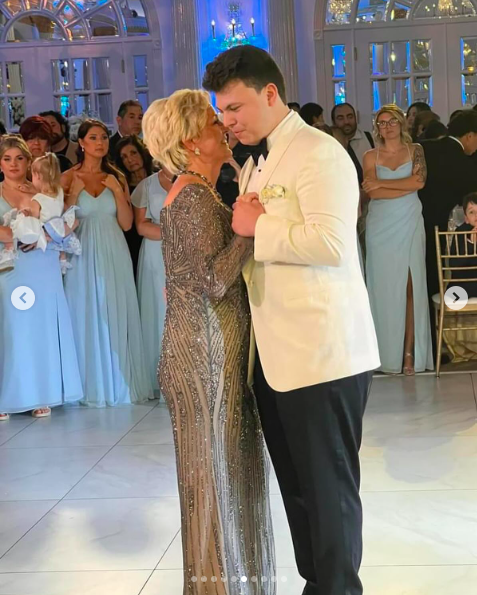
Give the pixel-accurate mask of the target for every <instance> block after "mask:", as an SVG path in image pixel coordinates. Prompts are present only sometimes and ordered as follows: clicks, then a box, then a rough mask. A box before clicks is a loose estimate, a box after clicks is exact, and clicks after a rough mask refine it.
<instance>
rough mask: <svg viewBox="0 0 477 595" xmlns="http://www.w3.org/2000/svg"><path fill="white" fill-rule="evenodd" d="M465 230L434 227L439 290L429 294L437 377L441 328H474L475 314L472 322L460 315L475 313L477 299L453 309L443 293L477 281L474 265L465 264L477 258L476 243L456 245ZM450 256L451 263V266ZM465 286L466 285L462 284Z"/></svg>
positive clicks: (476, 319) (440, 350) (464, 233)
mask: <svg viewBox="0 0 477 595" xmlns="http://www.w3.org/2000/svg"><path fill="white" fill-rule="evenodd" d="M471 235H472V234H471V233H470V232H468V231H439V228H438V227H437V226H436V227H435V238H436V251H437V268H438V274H439V293H436V294H435V295H433V296H432V301H433V304H434V312H435V323H436V334H437V362H436V376H440V371H441V356H442V341H443V336H444V331H464V330H469V331H470V330H477V317H476V318H475V323H474V324H467V323H464V322H463V319H462V318H463V315H465V317H466V318H467V317H468V315H469V314H470V315H472V316H473V315H477V298H469V300H468V302H467V304H466V305H465V306H464V307H463V308H462V309H461V310H452V309H451V308H449V307H448V306H446V304H445V301H444V294H445V292H446V291H447V289H448V287H452V286H453V285H460V284H462V283H468V282H469V281H470V282H472V281H474V282H477V266H466V261H468V260H469V258H474V259H477V243H476V244H473V243H470V242H468V241H467V238H464V250H462V246H459V238H458V236H468V237H470V236H471ZM451 259H452V266H451ZM461 271H475V274H474V276H473V277H472V278H470V277H469V278H462V274H459V273H460V272H461ZM464 288H465V285H464Z"/></svg>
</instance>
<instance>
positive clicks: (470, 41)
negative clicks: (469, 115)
mask: <svg viewBox="0 0 477 595" xmlns="http://www.w3.org/2000/svg"><path fill="white" fill-rule="evenodd" d="M447 72H448V78H449V82H448V92H449V106H450V112H452V111H454V110H457V109H463V108H470V107H473V106H474V105H477V23H451V24H449V25H448V31H447Z"/></svg>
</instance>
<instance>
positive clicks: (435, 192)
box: [419, 110, 477, 299]
mask: <svg viewBox="0 0 477 595" xmlns="http://www.w3.org/2000/svg"><path fill="white" fill-rule="evenodd" d="M421 144H422V146H423V148H424V154H425V157H426V164H427V181H426V185H425V186H424V188H423V189H422V190H420V191H419V198H420V199H421V202H422V207H423V216H424V225H425V228H426V267H427V289H428V291H429V295H430V297H431V299H432V295H433V294H435V293H437V292H438V291H439V278H438V273H437V257H436V242H435V237H434V226H436V225H437V226H438V227H439V230H440V231H446V230H447V225H448V220H449V215H450V212H451V210H452V209H453V208H454V207H455V205H458V204H462V201H463V199H464V197H465V196H466V195H467V194H469V193H470V192H474V191H477V168H476V167H475V163H474V162H473V161H472V159H470V156H471V155H473V154H474V153H475V152H476V151H477V112H476V111H473V110H465V111H463V113H462V114H460V115H458V116H456V117H455V118H454V119H453V120H452V121H451V122H450V123H449V136H448V137H445V138H441V139H439V140H429V141H422V143H421Z"/></svg>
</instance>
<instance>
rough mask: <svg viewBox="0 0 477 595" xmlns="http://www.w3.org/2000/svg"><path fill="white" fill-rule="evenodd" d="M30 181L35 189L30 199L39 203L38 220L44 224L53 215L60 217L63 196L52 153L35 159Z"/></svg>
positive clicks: (59, 174)
mask: <svg viewBox="0 0 477 595" xmlns="http://www.w3.org/2000/svg"><path fill="white" fill-rule="evenodd" d="M31 181H32V184H33V186H34V187H35V190H36V191H37V194H35V196H34V197H33V198H32V200H35V201H36V202H37V203H39V204H40V221H41V222H42V223H43V224H45V223H47V222H48V221H49V220H50V219H53V217H61V215H63V209H64V206H65V197H64V194H63V188H62V187H61V171H60V164H59V163H58V159H57V157H56V155H55V154H54V153H47V154H46V155H44V156H43V157H38V158H37V159H35V161H34V162H33V164H32V166H31Z"/></svg>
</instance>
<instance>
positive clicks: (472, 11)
mask: <svg viewBox="0 0 477 595" xmlns="http://www.w3.org/2000/svg"><path fill="white" fill-rule="evenodd" d="M475 16H477V4H476V2H475V0H417V1H415V2H413V0H327V9H326V25H351V24H353V23H369V24H372V23H382V22H383V21H388V22H389V21H402V20H406V19H407V20H415V19H443V18H454V19H455V18H462V17H475Z"/></svg>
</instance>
